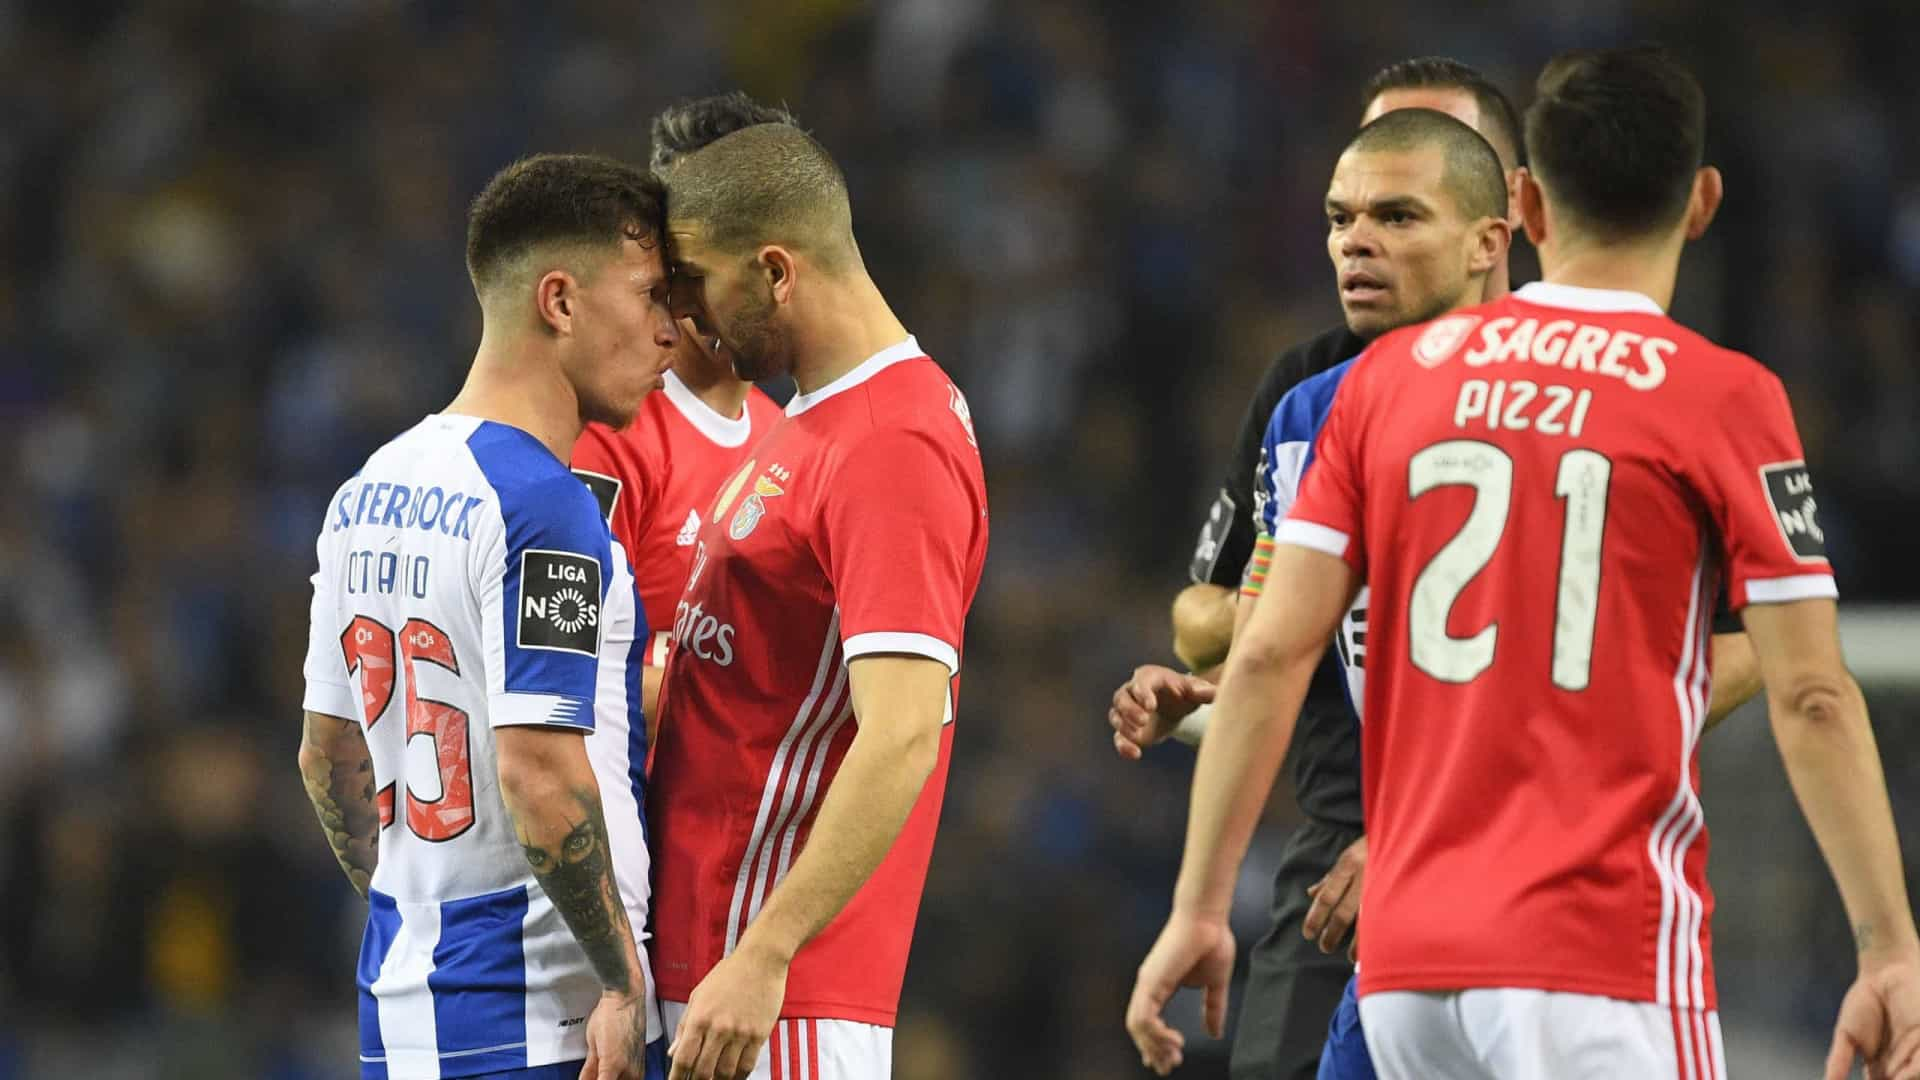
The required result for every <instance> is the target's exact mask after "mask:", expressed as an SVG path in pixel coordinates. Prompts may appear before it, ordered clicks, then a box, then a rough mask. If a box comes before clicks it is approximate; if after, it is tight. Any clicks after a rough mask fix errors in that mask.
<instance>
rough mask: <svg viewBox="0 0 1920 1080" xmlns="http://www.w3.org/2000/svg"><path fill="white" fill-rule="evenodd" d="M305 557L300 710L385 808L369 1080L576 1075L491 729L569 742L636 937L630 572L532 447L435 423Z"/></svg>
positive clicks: (570, 1019)
mask: <svg viewBox="0 0 1920 1080" xmlns="http://www.w3.org/2000/svg"><path fill="white" fill-rule="evenodd" d="M318 551H319V570H318V572H317V573H316V574H315V575H314V577H313V609H312V622H311V636H310V639H309V643H308V651H307V659H306V680H307V690H306V698H305V707H306V708H307V709H308V710H310V711H313V712H318V713H326V714H329V715H332V716H338V717H343V718H351V719H353V720H355V721H357V722H358V723H359V724H360V725H361V727H362V730H363V731H364V733H365V735H366V740H367V745H368V748H369V750H370V751H371V752H372V757H373V772H374V785H375V788H376V792H377V795H376V800H377V802H378V804H379V809H380V825H381V827H380V841H379V863H378V866H377V867H376V869H375V871H374V874H373V882H372V895H371V898H370V899H371V909H370V911H369V913H368V917H367V929H366V934H365V937H364V939H363V941H362V944H361V953H360V964H359V978H358V982H359V986H360V1041H361V1062H362V1076H363V1078H365V1080H374V1078H380V1080H441V1078H453V1077H461V1076H469V1075H473V1074H477V1073H487V1072H495V1071H500V1070H505V1069H514V1068H522V1067H529V1066H540V1065H548V1064H554V1063H558V1062H566V1061H575V1060H578V1059H580V1058H583V1057H585V1056H586V1018H587V1016H588V1014H589V1013H590V1012H591V1011H592V1009H593V1007H594V1005H595V1003H596V1002H597V1001H598V1000H599V995H600V984H599V980H598V979H597V978H596V977H595V976H594V973H593V970H592V968H591V966H590V965H589V963H588V961H587V958H586V954H585V953H584V952H583V951H582V950H581V949H580V946H579V944H578V943H577V942H576V941H575V940H574V938H573V935H572V932H571V931H570V930H568V928H567V926H566V923H565V922H564V920H563V919H562V918H561V916H560V914H559V912H558V911H557V910H555V908H554V907H553V905H552V903H551V902H550V901H549V900H548V899H547V896H546V894H545V892H544V891H543V890H542V889H541V887H540V885H539V883H538V881H537V880H536V879H535V878H534V876H533V873H532V871H531V870H530V869H529V867H528V865H527V860H526V857H525V855H524V854H523V853H522V851H521V848H520V844H519V842H518V841H517V840H516V839H515V835H514V828H513V823H512V821H511V820H510V819H509V817H508V814H507V810H506V807H505V805H504V803H502V801H501V797H500V787H499V780H498V775H499V774H498V766H497V763H496V759H495V749H494V740H493V729H494V728H496V727H502V726H507V725H520V724H539V725H547V726H552V727H560V728H570V729H574V730H578V731H579V732H581V733H582V735H583V736H585V737H587V739H588V743H587V748H588V756H589V758H590V759H591V761H592V762H593V765H594V769H595V773H596V775H597V777H598V779H599V782H600V789H601V799H602V802H603V804H604V807H605V810H606V817H607V827H608V831H609V833H610V838H609V839H610V842H611V843H612V845H613V850H614V864H615V868H616V874H617V875H618V878H619V883H620V886H621V891H622V896H623V899H624V900H625V902H626V906H627V909H628V917H629V919H630V920H631V921H632V923H633V927H634V930H635V932H636V933H637V934H639V933H644V927H645V925H646V914H647V900H648V894H647V873H648V859H647V847H646V840H645V834H644V828H645V827H644V823H643V821H642V819H641V814H642V807H644V805H645V798H644V794H643V790H642V785H643V778H642V777H643V771H642V770H643V768H644V764H645V761H646V725H645V723H644V721H643V718H642V716H641V712H640V710H641V698H640V670H641V663H642V648H643V643H644V642H645V641H646V640H647V633H646V628H645V627H644V626H641V625H639V616H638V613H637V604H636V602H635V595H634V588H633V575H632V573H631V571H630V569H629V567H628V564H627V560H626V557H625V553H624V552H622V551H621V549H620V547H619V545H617V544H614V543H613V542H612V540H611V538H610V536H609V535H608V532H607V526H606V523H605V520H604V519H603V518H602V517H601V515H600V511H599V507H598V504H597V503H596V502H595V501H594V498H593V496H592V494H591V493H589V492H588V491H587V489H586V487H585V486H584V485H583V484H582V483H581V482H580V480H579V479H578V478H577V477H575V476H574V475H573V474H572V473H571V472H570V471H569V470H568V469H567V466H566V465H565V463H563V462H561V461H560V460H559V459H557V458H555V457H554V456H553V454H552V453H550V452H549V451H548V450H547V448H546V447H545V446H543V445H542V444H541V443H540V442H539V441H538V440H536V439H535V438H534V437H533V436H532V435H530V434H528V433H526V432H524V431H521V430H520V429H518V428H513V427H509V426H506V425H503V424H498V423H493V422H491V421H484V420H479V419H476V418H473V417H463V416H453V415H444V414H442V415H434V416H429V417H427V418H426V419H425V420H422V421H421V422H420V423H419V424H417V425H415V426H414V427H413V428H411V429H410V430H408V431H407V432H405V433H403V434H402V435H400V436H399V437H398V438H396V439H394V440H393V441H392V442H390V443H388V444H387V445H386V446H384V447H381V448H380V449H379V450H378V451H376V452H375V453H374V454H373V456H372V457H370V458H369V459H368V460H367V463H366V465H365V466H364V467H362V469H361V471H360V472H359V473H358V474H357V475H356V476H354V477H353V478H352V479H351V480H348V481H347V482H346V484H344V485H343V486H342V487H341V488H340V490H339V491H338V492H337V493H336V494H335V496H334V498H333V501H332V503H331V504H330V505H329V508H328V513H327V519H326V522H325V524H324V525H323V526H322V528H321V531H320V539H319V543H318ZM644 956H645V949H644V945H643V948H642V958H643V962H644ZM647 982H648V987H649V989H651V987H652V982H653V980H652V978H651V977H650V976H649V978H648V980H647ZM649 1012H650V1014H654V1013H655V1010H652V1009H651V1008H650V1010H649ZM649 1026H650V1027H651V1028H652V1029H653V1032H652V1033H657V1032H658V1030H659V1029H658V1018H657V1015H650V1019H649Z"/></svg>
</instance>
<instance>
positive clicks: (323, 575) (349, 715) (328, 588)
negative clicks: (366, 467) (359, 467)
mask: <svg viewBox="0 0 1920 1080" xmlns="http://www.w3.org/2000/svg"><path fill="white" fill-rule="evenodd" d="M352 483H353V481H351V480H349V481H348V482H347V484H348V485H351V484H352ZM345 487H346V485H343V486H342V489H341V490H342V491H344V490H345ZM340 494H341V493H340V492H338V491H336V492H335V493H334V497H333V498H332V499H330V500H328V505H332V504H333V503H334V502H337V501H338V500H339V498H340ZM335 535H336V534H335V533H334V532H333V531H331V530H327V529H322V530H320V538H319V539H318V540H317V541H315V542H314V553H315V556H316V558H317V560H318V565H317V567H316V568H315V569H314V572H313V579H312V580H313V606H312V608H311V611H310V617H309V618H308V620H307V660H306V664H305V666H304V671H305V674H306V679H307V692H306V695H305V697H304V698H303V700H302V702H301V708H303V709H305V710H306V711H307V712H314V713H322V714H324V715H327V716H335V717H339V718H340V719H342V720H352V719H357V718H358V717H359V714H358V713H356V712H355V711H354V708H353V699H354V689H353V681H352V680H353V676H352V673H351V672H350V671H348V669H347V655H346V650H345V648H344V646H342V645H341V643H340V637H339V632H338V630H337V620H336V618H335V614H334V613H335V610H336V608H337V607H338V604H339V598H338V597H337V596H336V593H337V591H338V590H339V588H340V560H339V555H338V552H337V550H336V549H337V548H338V547H339V545H338V544H337V543H335V542H334V536H335Z"/></svg>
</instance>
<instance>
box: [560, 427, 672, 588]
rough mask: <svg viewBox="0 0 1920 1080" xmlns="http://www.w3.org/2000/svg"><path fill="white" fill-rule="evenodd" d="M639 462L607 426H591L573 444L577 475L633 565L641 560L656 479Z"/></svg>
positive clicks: (621, 439)
mask: <svg viewBox="0 0 1920 1080" xmlns="http://www.w3.org/2000/svg"><path fill="white" fill-rule="evenodd" d="M638 459H639V455H637V454H635V453H634V452H633V449H632V447H631V446H629V445H628V444H627V442H626V441H625V440H624V439H623V438H622V437H621V436H620V433H619V432H617V431H614V430H613V429H612V428H609V427H607V426H606V425H604V424H588V425H587V426H586V429H585V430H583V431H582V432H581V433H580V441H579V442H576V443H574V444H573V465H572V468H573V474H574V475H575V476H578V477H579V478H580V480H581V482H582V483H584V484H586V485H587V490H588V491H591V492H593V497H594V499H595V500H596V501H598V502H599V503H600V515H601V516H602V517H604V518H606V519H607V527H608V528H610V529H612V530H613V538H614V539H615V540H618V541H620V546H621V547H623V548H625V549H626V552H627V559H628V561H629V562H631V561H632V560H634V559H635V558H637V556H636V555H635V552H636V551H637V550H638V549H639V540H640V537H641V534H642V530H643V529H644V528H645V523H646V508H647V505H648V503H649V502H650V501H651V492H650V491H649V488H650V486H651V482H652V479H653V478H652V477H651V476H649V475H647V472H646V470H644V469H643V468H641V467H640V462H639V460H638Z"/></svg>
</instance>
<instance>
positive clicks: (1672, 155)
mask: <svg viewBox="0 0 1920 1080" xmlns="http://www.w3.org/2000/svg"><path fill="white" fill-rule="evenodd" d="M1534 90H1535V97H1534V102H1533V105H1532V106H1530V107H1529V108H1528V109H1527V153H1528V154H1529V155H1530V156H1531V158H1532V159H1533V169H1534V171H1535V172H1536V173H1538V174H1539V176H1540V181H1541V183H1542V184H1543V185H1544V186H1545V187H1546V188H1547V189H1548V191H1549V192H1551V193H1552V195H1553V201H1554V203H1555V205H1556V206H1557V207H1559V208H1560V209H1562V210H1563V211H1565V212H1567V213H1569V214H1570V215H1571V216H1572V217H1573V218H1574V219H1575V221H1576V222H1577V223H1578V224H1580V225H1584V226H1585V227H1586V228H1587V229H1589V230H1591V231H1593V232H1595V233H1596V234H1598V235H1600V236H1602V237H1604V238H1609V239H1623V238H1627V237H1632V236H1639V235H1644V234H1646V233H1650V232H1657V231H1659V230H1661V229H1663V228H1666V227H1668V226H1670V225H1672V224H1673V223H1674V222H1676V221H1678V220H1679V218H1680V216H1681V215H1682V214H1683V213H1685V212H1686V208H1687V200H1688V198H1689V197H1690V196H1691V195H1692V192H1693V178H1694V174H1695V173H1696V172H1697V171H1698V170H1699V168H1700V163H1701V161H1702V160H1703V159H1704V157H1705V154H1706V135H1707V95H1706V93H1705V92H1704V91H1703V90H1701V89H1700V83H1699V82H1698V81H1696V80H1695V79H1694V77H1693V74H1692V73H1691V72H1689V71H1688V70H1687V69H1686V68H1685V67H1683V66H1682V65H1681V64H1680V62H1679V61H1677V60H1675V59H1674V58H1673V57H1672V56H1670V55H1668V54H1667V53H1666V52H1665V51H1664V50H1662V49H1660V48H1658V47H1655V46H1644V45H1643V46H1635V47H1632V48H1624V49H1582V50H1576V51H1573V52H1567V53H1562V54H1560V55H1559V56H1556V57H1554V58H1553V59H1552V60H1549V61H1548V62H1547V66H1546V67H1545V68H1544V69H1542V70H1541V72H1540V79H1539V81H1538V82H1537V83H1536V84H1535V87H1534Z"/></svg>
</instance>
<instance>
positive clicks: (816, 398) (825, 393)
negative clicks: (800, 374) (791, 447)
mask: <svg viewBox="0 0 1920 1080" xmlns="http://www.w3.org/2000/svg"><path fill="white" fill-rule="evenodd" d="M925 355H927V354H926V353H923V352H921V351H920V343H919V342H918V341H915V340H914V338H913V335H912V334H908V335H907V340H905V341H902V342H900V343H898V344H896V345H889V346H887V347H886V348H884V349H881V350H880V351H879V352H877V353H874V354H873V355H872V356H869V357H867V358H866V359H865V360H863V361H861V363H860V366H859V367H857V368H854V369H853V370H852V371H849V372H847V373H846V374H845V375H842V376H840V377H839V378H837V379H835V380H833V381H832V382H830V383H828V384H827V385H825V386H823V387H821V388H820V389H818V390H815V391H814V392H813V393H811V394H795V395H793V400H792V401H789V402H787V415H788V416H799V415H800V414H801V413H803V412H806V411H807V410H808V409H811V408H813V407H814V406H815V405H818V404H820V403H821V402H823V401H825V400H827V399H828V398H830V397H832V396H833V395H835V394H838V393H840V392H841V391H843V390H851V389H853V388H854V387H856V386H859V385H860V384H861V383H863V382H866V381H867V380H868V379H871V378H873V377H874V376H875V375H878V374H880V373H881V372H882V371H885V370H886V369H888V368H890V367H892V366H893V365H895V364H897V363H899V362H900V361H902V360H912V359H914V358H915V357H919V356H925Z"/></svg>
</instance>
